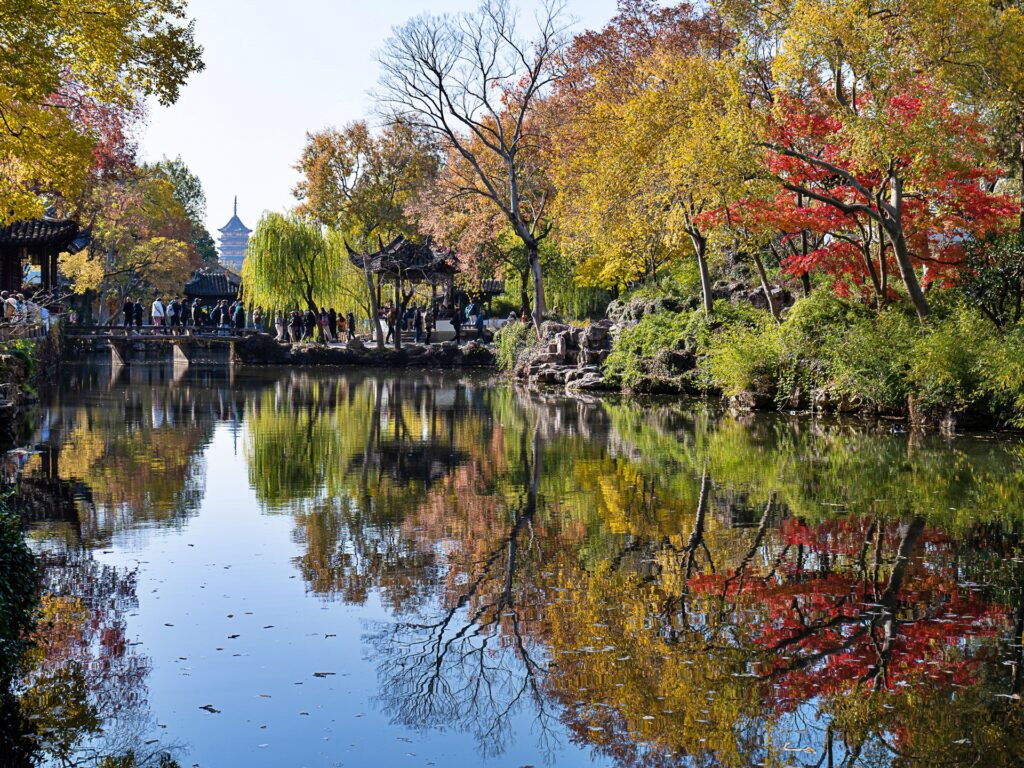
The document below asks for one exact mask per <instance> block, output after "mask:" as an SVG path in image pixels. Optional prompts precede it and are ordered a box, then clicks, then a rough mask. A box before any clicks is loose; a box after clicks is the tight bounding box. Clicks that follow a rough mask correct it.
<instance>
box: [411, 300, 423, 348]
mask: <svg viewBox="0 0 1024 768" xmlns="http://www.w3.org/2000/svg"><path fill="white" fill-rule="evenodd" d="M412 327H413V331H414V332H415V333H416V343H417V344H419V343H420V341H421V340H422V339H423V312H421V311H420V308H419V307H418V306H417V307H416V308H415V309H414V310H413V313H412Z"/></svg>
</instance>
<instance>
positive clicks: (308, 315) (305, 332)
mask: <svg viewBox="0 0 1024 768" xmlns="http://www.w3.org/2000/svg"><path fill="white" fill-rule="evenodd" d="M302 321H303V322H302V339H303V341H313V334H314V331H315V329H316V325H317V317H316V315H314V314H313V310H311V309H307V310H306V311H305V313H303V315H302Z"/></svg>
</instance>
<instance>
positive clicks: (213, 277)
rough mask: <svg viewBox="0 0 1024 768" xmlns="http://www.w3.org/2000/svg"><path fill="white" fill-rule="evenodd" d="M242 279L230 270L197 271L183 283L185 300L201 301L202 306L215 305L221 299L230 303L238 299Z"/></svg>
mask: <svg viewBox="0 0 1024 768" xmlns="http://www.w3.org/2000/svg"><path fill="white" fill-rule="evenodd" d="M241 285H242V278H241V277H239V276H238V275H237V274H236V273H234V272H232V271H231V270H230V269H223V268H220V269H199V270H196V271H195V272H194V273H193V275H192V279H191V280H189V281H188V282H187V283H185V298H187V299H188V300H189V301H192V300H193V299H200V300H202V302H203V304H207V305H210V304H216V303H217V302H218V301H221V300H222V299H223V300H224V301H228V302H232V301H234V300H235V299H237V298H238V292H239V290H240V288H241Z"/></svg>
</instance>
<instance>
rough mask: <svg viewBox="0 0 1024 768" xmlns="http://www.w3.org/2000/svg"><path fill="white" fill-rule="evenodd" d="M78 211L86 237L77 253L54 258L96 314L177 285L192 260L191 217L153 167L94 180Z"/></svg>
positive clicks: (192, 264) (195, 259) (169, 290)
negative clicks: (95, 303) (93, 303)
mask: <svg viewBox="0 0 1024 768" xmlns="http://www.w3.org/2000/svg"><path fill="white" fill-rule="evenodd" d="M81 215H82V217H83V218H84V219H85V221H87V222H88V223H89V226H90V229H91V231H92V242H91V243H90V245H89V248H88V249H86V250H83V251H80V252H79V253H77V254H62V255H61V256H60V259H59V263H60V268H61V271H62V272H63V274H64V275H65V276H67V277H68V279H69V280H71V282H72V284H73V286H74V290H75V292H76V293H78V294H80V295H87V294H91V295H95V296H96V297H97V298H98V300H99V314H100V318H101V319H103V318H105V317H109V313H111V312H114V311H116V308H117V307H118V306H119V305H120V303H121V301H122V300H123V299H124V298H125V297H126V296H138V295H140V294H141V295H150V296H152V295H156V294H168V293H173V292H176V291H178V290H180V287H181V286H182V285H183V284H184V282H185V281H186V280H187V279H188V276H189V275H190V274H191V272H192V270H193V269H194V268H195V266H196V265H197V263H198V257H197V255H196V252H195V250H194V248H193V246H192V243H191V234H192V228H191V222H190V220H189V218H188V216H187V214H186V212H185V209H184V208H183V207H182V205H181V203H180V202H179V201H178V200H177V199H176V197H175V187H174V184H173V183H172V182H171V180H170V179H169V178H168V177H167V176H166V175H165V174H164V172H163V171H162V170H161V169H160V168H158V167H146V166H143V167H140V168H134V169H132V170H131V171H128V172H119V173H116V174H112V175H108V176H107V177H105V178H103V179H99V180H96V181H95V182H94V183H92V184H90V188H89V193H88V197H87V198H86V199H85V200H84V201H83V204H82V207H81Z"/></svg>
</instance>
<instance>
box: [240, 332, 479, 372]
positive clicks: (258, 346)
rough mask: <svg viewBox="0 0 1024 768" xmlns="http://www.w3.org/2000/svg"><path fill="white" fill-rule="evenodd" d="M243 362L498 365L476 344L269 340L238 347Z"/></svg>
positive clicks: (245, 342) (244, 342)
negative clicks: (379, 344) (397, 345)
mask: <svg viewBox="0 0 1024 768" xmlns="http://www.w3.org/2000/svg"><path fill="white" fill-rule="evenodd" d="M235 356H236V358H237V359H238V361H239V362H242V363H246V364H250V365H339V366H341V365H343V366H363V367H382V368H481V367H488V366H493V365H494V360H495V358H494V350H493V349H491V348H490V347H487V346H485V345H483V344H480V343H479V342H476V341H470V342H467V343H466V344H463V345H462V346H459V345H458V344H456V343H455V342H453V341H446V342H443V343H441V344H415V343H409V344H406V345H405V346H403V347H402V349H394V348H392V347H385V348H384V349H378V348H377V346H376V344H375V343H373V342H371V343H370V344H367V343H365V342H364V341H362V340H361V339H355V340H353V341H350V342H348V343H347V344H340V345H330V346H328V345H323V344H282V343H280V342H277V341H274V340H273V339H272V338H270V337H269V336H251V337H248V338H246V339H245V340H239V341H238V342H236V344H235Z"/></svg>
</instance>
